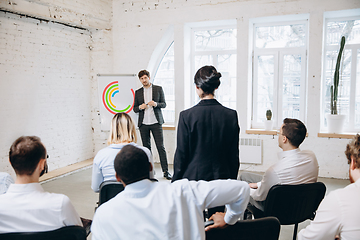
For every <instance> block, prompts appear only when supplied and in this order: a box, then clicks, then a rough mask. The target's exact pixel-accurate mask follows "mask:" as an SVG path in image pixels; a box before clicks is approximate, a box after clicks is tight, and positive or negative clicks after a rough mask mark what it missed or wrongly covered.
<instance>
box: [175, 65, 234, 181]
mask: <svg viewBox="0 0 360 240" xmlns="http://www.w3.org/2000/svg"><path fill="white" fill-rule="evenodd" d="M220 77H221V73H219V72H217V71H216V69H215V67H213V66H204V67H202V68H200V69H199V70H198V71H197V73H196V74H195V77H194V82H195V85H196V93H197V94H198V95H199V97H200V99H201V101H200V102H199V103H198V104H197V105H195V106H194V107H192V108H190V109H187V110H184V111H182V112H181V113H180V117H179V124H178V129H177V148H176V152H175V156H174V176H173V179H172V181H176V180H178V179H182V178H187V179H189V180H205V181H210V180H215V179H228V178H231V179H236V178H237V174H238V170H239V132H240V127H239V124H238V117H237V112H236V111H235V110H232V109H229V108H226V107H224V106H222V105H221V104H220V103H219V102H218V101H217V100H216V99H215V97H214V92H215V89H217V88H218V87H219V85H220Z"/></svg>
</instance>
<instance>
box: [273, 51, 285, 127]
mask: <svg viewBox="0 0 360 240" xmlns="http://www.w3.org/2000/svg"><path fill="white" fill-rule="evenodd" d="M274 62H275V66H274V108H275V109H276V113H277V114H276V118H277V119H275V120H276V122H275V123H276V126H275V127H279V126H280V125H281V120H282V113H283V111H282V100H283V99H282V98H283V75H284V74H283V73H284V71H283V69H284V64H283V63H284V53H283V52H282V51H278V52H277V53H276V55H275V61H274Z"/></svg>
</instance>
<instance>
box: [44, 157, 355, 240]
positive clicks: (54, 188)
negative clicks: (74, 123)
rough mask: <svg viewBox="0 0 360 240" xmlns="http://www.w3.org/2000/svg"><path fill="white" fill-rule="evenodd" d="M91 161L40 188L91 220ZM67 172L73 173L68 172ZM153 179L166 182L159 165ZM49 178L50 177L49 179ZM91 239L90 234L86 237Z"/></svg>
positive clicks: (94, 197) (288, 231)
mask: <svg viewBox="0 0 360 240" xmlns="http://www.w3.org/2000/svg"><path fill="white" fill-rule="evenodd" d="M91 165H92V159H89V160H86V161H84V162H82V163H77V164H73V165H70V166H68V167H66V168H63V169H59V170H57V171H56V172H55V171H53V172H50V173H48V174H45V175H44V177H43V178H42V179H41V180H42V186H43V188H44V189H45V191H48V192H54V193H62V194H65V195H67V196H68V197H69V198H70V200H71V202H72V203H73V205H74V207H75V208H76V210H77V212H78V213H79V215H80V216H81V217H84V218H88V219H92V218H93V216H94V211H95V207H96V206H97V205H96V202H97V201H98V194H97V193H94V192H93V191H92V189H91V187H90V185H91V174H92V167H91ZM69 171H73V172H70V173H69ZM155 171H156V175H155V177H156V178H157V179H158V180H159V181H167V180H166V179H164V178H163V177H162V171H161V168H160V164H157V163H155ZM169 172H170V173H172V172H173V169H172V165H169ZM50 176H51V177H50ZM318 181H321V182H323V183H324V184H325V185H326V188H327V193H326V194H328V193H329V192H330V191H332V190H335V189H337V188H342V187H344V186H346V185H348V184H349V180H339V179H329V178H319V179H318ZM309 223H310V221H309V220H307V221H305V222H303V223H301V224H299V230H301V229H303V228H305V227H306V226H307V225H309ZM292 235H293V226H281V231H280V238H279V239H280V240H290V239H292ZM88 239H91V234H90V236H89V237H88Z"/></svg>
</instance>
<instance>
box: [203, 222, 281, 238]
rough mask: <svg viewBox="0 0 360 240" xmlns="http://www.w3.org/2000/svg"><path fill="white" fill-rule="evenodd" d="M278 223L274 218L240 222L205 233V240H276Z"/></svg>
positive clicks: (278, 230)
mask: <svg viewBox="0 0 360 240" xmlns="http://www.w3.org/2000/svg"><path fill="white" fill-rule="evenodd" d="M279 233H280V222H279V220H278V219H277V218H276V217H265V218H259V219H253V220H241V221H238V222H237V223H235V224H234V225H232V226H228V227H226V228H224V229H216V228H214V229H211V230H209V231H207V232H205V236H206V240H219V239H226V240H240V239H241V240H265V239H266V240H278V239H279Z"/></svg>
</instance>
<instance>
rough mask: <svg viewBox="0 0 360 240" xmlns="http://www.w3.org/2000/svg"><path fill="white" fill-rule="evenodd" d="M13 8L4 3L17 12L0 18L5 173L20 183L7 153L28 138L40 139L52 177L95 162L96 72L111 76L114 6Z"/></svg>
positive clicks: (0, 164)
mask: <svg viewBox="0 0 360 240" xmlns="http://www.w3.org/2000/svg"><path fill="white" fill-rule="evenodd" d="M11 2H12V4H13V5H10V4H8V3H7V1H6V2H5V1H2V2H1V3H0V10H5V11H10V12H12V13H9V12H4V11H0V76H1V77H0V101H1V103H0V119H1V120H0V171H6V172H9V173H11V174H12V175H13V176H14V173H13V170H12V168H11V166H10V165H9V162H8V151H9V148H10V145H11V143H12V142H13V141H14V140H15V139H16V138H18V137H19V136H22V135H36V136H39V137H40V138H41V139H42V141H43V143H44V145H45V147H46V148H47V151H48V154H49V155H50V159H49V161H48V163H49V170H54V169H56V168H59V167H63V166H67V165H69V164H73V163H76V162H79V161H83V160H86V159H89V158H92V157H93V156H94V144H96V142H97V141H96V140H94V137H97V135H96V133H98V132H99V131H98V121H96V120H97V119H96V118H98V116H97V112H98V107H97V103H96V102H95V101H94V99H96V100H97V97H94V96H97V82H96V81H97V80H96V73H98V72H101V71H104V72H109V71H112V35H111V33H110V34H109V32H111V21H110V19H111V17H112V12H111V10H112V1H111V0H109V1H105V0H103V1H101V0H94V1H86V2H84V1H66V2H64V1H55V0H48V1H46V0H41V1H36V2H33V1H31V2H30V1H26V0H15V1H11ZM78 11H79V12H78ZM23 14H26V15H28V16H31V17H24V16H22V15H23ZM38 19H40V20H38ZM43 19H45V20H50V21H56V22H60V23H64V24H66V25H64V24H58V23H52V22H47V21H42V20H43ZM72 26H76V27H80V28H84V29H79V28H74V27H72ZM101 27H103V28H104V29H100V28H101ZM94 133H95V134H94Z"/></svg>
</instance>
